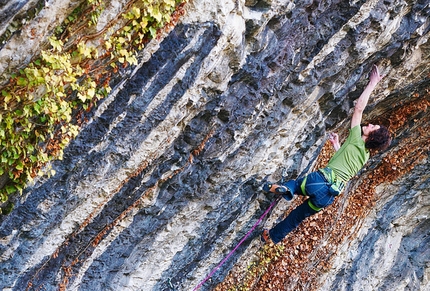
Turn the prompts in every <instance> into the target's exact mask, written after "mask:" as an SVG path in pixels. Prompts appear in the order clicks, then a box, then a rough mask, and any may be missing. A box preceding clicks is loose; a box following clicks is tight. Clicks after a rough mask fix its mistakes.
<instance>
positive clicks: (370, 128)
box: [361, 123, 381, 136]
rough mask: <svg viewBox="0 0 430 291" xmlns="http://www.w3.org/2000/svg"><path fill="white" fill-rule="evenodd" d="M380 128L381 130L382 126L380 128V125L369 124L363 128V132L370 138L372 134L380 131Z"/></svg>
mask: <svg viewBox="0 0 430 291" xmlns="http://www.w3.org/2000/svg"><path fill="white" fill-rule="evenodd" d="M380 128H381V126H379V125H374V124H371V123H369V124H368V125H365V126H363V127H362V128H361V130H362V132H363V135H364V136H369V134H370V133H371V132H373V131H375V130H378V129H380Z"/></svg>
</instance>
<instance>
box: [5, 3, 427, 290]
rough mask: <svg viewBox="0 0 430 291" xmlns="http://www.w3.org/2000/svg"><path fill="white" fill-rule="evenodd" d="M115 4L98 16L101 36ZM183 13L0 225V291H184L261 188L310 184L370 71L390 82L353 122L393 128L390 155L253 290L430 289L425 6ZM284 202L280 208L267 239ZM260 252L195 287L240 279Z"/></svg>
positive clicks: (53, 7) (297, 236) (259, 206)
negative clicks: (294, 181) (303, 178)
mask: <svg viewBox="0 0 430 291" xmlns="http://www.w3.org/2000/svg"><path fill="white" fill-rule="evenodd" d="M0 3H1V2H0ZM13 3H14V5H16V7H18V6H19V5H21V4H20V3H21V1H13ZM78 4H79V3H77V2H74V1H49V5H48V7H46V6H45V7H44V8H43V9H41V10H40V12H39V14H38V15H37V16H36V17H35V18H34V19H33V20H29V21H28V23H26V24H25V25H24V26H23V27H22V29H21V33H19V34H18V33H17V34H15V35H13V36H12V37H11V38H10V39H9V40H8V41H7V43H6V44H5V45H4V46H3V47H2V49H1V50H0V68H1V72H2V74H3V73H4V74H5V76H6V75H7V74H8V73H9V72H10V71H13V70H14V69H16V68H18V67H21V66H24V65H25V64H26V62H28V61H29V59H31V57H32V56H33V55H34V54H35V53H37V51H38V49H39V47H40V44H41V42H43V41H44V40H45V39H46V37H47V36H48V35H49V31H50V30H51V29H52V28H53V27H55V26H56V25H58V24H59V23H60V22H61V20H62V19H64V17H65V16H67V13H69V12H70V11H72V10H73V8H74V7H76V6H77V5H78ZM8 5H12V4H8ZM120 6H121V5H120V4H118V5H110V6H109V7H107V8H106V10H105V11H104V12H103V13H104V15H102V16H101V18H100V19H101V20H102V22H101V24H99V25H100V26H101V27H97V29H98V30H101V29H103V27H102V25H103V23H107V22H108V19H109V17H110V16H109V15H116V14H117V13H118V10H119V9H121V7H120ZM185 10H186V12H187V13H186V15H185V16H184V17H183V18H182V20H181V22H180V23H179V24H178V25H176V27H174V28H173V29H172V31H171V32H169V33H166V35H164V36H163V37H162V38H161V39H160V40H159V41H153V42H151V43H150V44H149V45H148V46H147V47H146V48H145V49H144V50H143V51H142V52H141V55H140V56H139V57H140V60H141V61H140V63H139V65H138V66H137V67H135V68H130V69H128V70H124V71H121V72H120V74H118V76H117V78H116V79H115V80H113V81H112V84H113V85H114V86H115V88H114V90H113V91H112V93H111V94H110V95H109V96H108V97H107V98H106V99H105V100H103V101H102V102H101V103H100V104H99V106H98V107H97V108H96V109H94V111H93V112H91V113H90V116H89V117H88V118H89V121H88V123H87V124H86V125H85V126H84V127H83V128H82V131H81V133H80V134H79V136H78V137H77V138H76V139H75V140H74V141H72V142H71V143H70V145H69V146H68V148H67V149H66V151H65V153H64V159H63V160H62V161H56V162H53V163H52V167H53V169H54V170H55V171H56V175H55V176H53V177H50V178H48V177H44V178H41V179H39V180H38V181H37V182H36V183H35V184H34V185H30V186H29V187H28V189H26V191H25V192H24V193H23V195H22V196H21V197H17V198H15V200H16V201H15V204H16V206H15V209H14V210H13V212H12V213H11V214H10V215H8V216H4V217H2V218H1V225H0V262H1V264H0V266H1V267H0V268H1V272H0V274H1V275H0V287H1V289H2V290H19V291H21V290H193V288H195V287H196V286H197V285H198V284H199V283H200V282H202V280H204V279H205V277H206V276H207V275H208V274H209V273H210V272H211V270H213V268H214V267H216V266H217V265H218V264H219V262H220V261H221V260H222V259H223V258H224V257H225V256H226V255H227V254H228V253H229V252H230V251H231V250H232V249H233V248H234V247H235V246H236V244H237V243H238V242H239V241H240V240H241V239H242V237H243V236H244V235H245V234H246V233H247V232H248V230H249V229H251V227H252V226H253V225H254V223H255V222H256V221H257V220H258V218H259V217H260V216H261V215H262V214H263V212H264V211H265V210H266V208H267V207H268V206H269V204H270V203H271V201H272V199H273V197H271V196H270V195H269V196H266V195H264V194H263V193H262V192H261V190H260V185H261V182H262V181H264V180H265V179H270V180H272V181H276V180H279V179H280V178H281V171H282V168H285V169H286V173H287V175H288V176H289V177H291V178H295V177H297V176H298V175H302V174H304V173H306V172H308V171H310V170H312V168H313V166H314V165H315V164H316V163H319V161H318V160H317V158H318V156H319V155H320V153H321V152H322V149H324V145H325V142H326V131H328V130H337V131H339V133H341V135H342V136H343V137H345V133H346V131H347V129H348V126H349V118H350V109H351V108H352V106H353V101H354V100H355V99H356V98H357V97H358V95H359V94H360V93H361V91H362V89H363V87H364V86H365V84H366V83H367V72H369V70H370V68H371V66H372V65H373V64H374V63H378V64H379V65H380V67H381V68H382V73H383V74H386V77H385V78H384V80H383V81H382V82H381V83H380V84H379V85H378V87H377V90H376V91H375V94H374V95H373V96H372V99H371V101H370V105H369V110H368V112H367V113H366V116H365V119H367V120H377V121H379V122H381V123H384V124H387V125H390V128H391V130H392V131H393V133H394V136H395V139H394V141H393V145H392V147H391V148H390V150H389V151H388V152H387V153H384V154H378V155H376V156H374V157H373V158H372V159H371V161H370V162H369V164H368V165H367V167H366V169H364V171H363V173H362V175H360V177H357V178H356V179H354V180H353V181H351V183H350V184H349V186H348V189H347V192H346V193H345V194H344V195H342V196H340V197H339V198H338V199H337V202H336V204H334V205H333V206H332V207H330V208H329V209H327V210H324V211H325V212H323V213H321V214H319V215H317V216H316V217H314V218H312V220H309V221H307V222H306V223H305V224H304V225H303V226H302V227H300V228H299V229H298V230H297V231H295V232H293V233H292V234H290V235H289V236H288V238H287V240H286V248H285V251H284V252H283V254H282V257H284V258H293V259H294V260H295V261H297V265H291V264H290V265H288V268H289V269H288V270H287V269H286V270H285V271H280V269H279V268H278V266H277V265H276V262H273V266H272V267H270V268H268V271H267V272H266V273H265V275H264V276H261V280H260V281H258V279H255V282H256V283H255V285H254V287H253V289H250V290H267V288H272V289H273V290H278V289H279V290H425V289H428V288H429V287H430V285H429V284H430V283H429V281H428V277H429V265H428V262H429V261H430V260H429V254H430V253H429V248H428V245H429V244H428V233H429V219H428V213H429V211H428V210H429V204H428V203H427V201H428V200H429V199H428V198H429V191H428V188H429V177H428V173H429V166H428V152H429V146H428V140H429V136H428V135H429V120H428V116H429V114H428V111H426V106H428V105H430V103H429V102H430V101H429V93H428V92H429V91H428V90H429V85H428V84H429V76H430V75H429V74H430V72H429V68H430V66H429V43H428V38H429V24H430V22H429V20H428V19H429V13H430V8H429V2H428V1H409V2H405V1H374V0H368V1H355V2H345V1H320V2H316V1H314V2H312V1H299V3H293V2H291V1H284V0H277V1H239V2H238V1H229V0H225V1H206V0H194V1H190V3H188V4H187V6H186V8H185ZM50 11H51V12H50ZM14 13H15V12H14ZM16 13H18V12H16ZM8 17H9V16H8ZM10 17H12V16H10ZM10 17H9V18H10ZM104 17H105V18H104ZM103 19H104V20H103ZM6 23H7V22H6ZM42 24H43V25H44V28H43V29H42V27H41V26H40V25H42ZM34 27H38V28H40V31H39V32H40V36H38V37H37V38H33V39H31V38H30V36H29V35H28V32H29V31H31V29H32V28H34ZM13 52H16V54H13ZM12 55H16V58H15V57H12ZM403 109H404V110H403ZM413 141H415V143H416V145H417V146H418V148H416V147H414V146H413V145H414V143H413ZM396 155H397V157H396ZM402 158H403V160H402ZM409 166H410V167H409ZM393 167H397V168H398V169H399V170H398V171H397V170H396V169H397V168H396V169H393ZM390 169H391V170H390ZM400 169H401V170H400ZM374 173H378V175H375V174H374ZM370 175H375V177H379V178H374V177H373V176H372V177H370ZM368 181H372V182H371V183H370V182H368ZM362 185H366V187H368V188H360V187H363V186H362ZM363 189H365V191H364V190H363ZM360 201H361V202H362V203H363V204H356V203H358V202H360ZM294 203H297V201H293V202H292V203H286V202H284V201H282V202H280V203H279V204H278V205H277V207H276V208H275V209H274V211H272V213H271V217H270V218H269V219H268V220H267V221H265V225H266V226H271V225H272V224H273V223H275V221H276V220H277V219H278V218H280V217H281V216H282V215H283V213H284V212H285V211H286V210H287V209H289V207H290V206H292V205H294ZM356 205H359V206H360V207H358V206H357V207H356ZM349 206H351V207H355V208H351V209H355V210H354V212H353V211H350V208H348V207H349ZM360 209H362V210H363V211H361V212H360V211H359V210H360ZM345 217H348V219H346V218H345ZM347 221H349V222H350V223H351V225H350V226H349V225H347V223H346V222H347ZM338 222H339V223H340V222H342V223H343V222H345V224H344V225H342V224H336V223H338ZM342 227H343V228H344V230H343V232H341V229H342ZM317 230H318V231H317ZM312 231H313V232H312ZM309 232H312V233H309ZM338 234H340V235H338ZM317 235H321V237H323V239H319V238H318V237H317ZM258 236H259V231H255V232H253V233H252V234H251V235H250V237H249V238H248V239H247V240H245V242H244V243H243V244H242V246H241V247H240V248H238V250H237V251H236V252H235V253H234V255H233V256H232V257H231V258H230V259H229V260H227V261H226V262H225V264H223V266H222V267H221V268H220V269H218V270H217V272H215V273H214V274H213V276H212V278H211V280H208V281H207V282H206V283H205V284H204V285H203V286H202V287H201V288H200V289H201V290H211V289H214V288H220V290H228V288H232V286H233V283H231V282H232V280H231V278H232V276H236V275H237V274H239V275H237V276H236V277H245V276H246V273H247V264H250V263H251V262H252V261H253V260H255V259H256V255H255V254H258V252H259V249H260V247H261V244H260V243H259V238H258ZM313 237H315V238H317V239H315V240H313V239H312V238H313ZM310 241H315V242H314V244H313V245H312V248H309V250H305V247H306V246H307V245H308V243H310ZM289 243H291V244H293V243H297V245H298V246H300V245H302V246H303V248H302V249H300V247H299V249H300V250H301V251H297V252H295V251H294V249H292V248H289V246H290V245H289ZM296 250H297V249H296ZM302 256H304V257H302ZM301 259H302V261H303V263H302V264H299V261H300V260H301ZM280 260H282V259H280ZM321 261H324V262H327V265H326V266H325V269H319V263H320V262H321ZM290 271H291V272H292V273H288V272H290ZM279 272H281V275H279ZM280 277H283V278H282V280H290V281H276V280H281V279H279V278H280ZM266 279H267V280H266ZM265 280H266V281H265ZM270 280H273V281H270ZM223 281H224V282H223ZM221 282H223V283H221ZM241 282H242V283H243V282H244V279H243V278H242V279H241V278H239V279H237V281H236V283H237V284H242V283H241ZM267 282H269V283H270V284H272V283H273V284H275V283H276V284H280V285H276V287H268V286H272V285H269V283H267ZM219 283H221V285H218V284H219ZM266 283H267V284H266ZM222 284H224V285H222ZM217 285H218V287H216V286H217ZM224 286H228V287H224ZM273 286H275V285H273ZM275 288H278V289H275Z"/></svg>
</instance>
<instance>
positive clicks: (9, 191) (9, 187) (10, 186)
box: [6, 185, 16, 195]
mask: <svg viewBox="0 0 430 291" xmlns="http://www.w3.org/2000/svg"><path fill="white" fill-rule="evenodd" d="M15 191H16V188H15V186H12V185H8V186H6V192H7V194H9V195H10V194H12V193H14V192H15Z"/></svg>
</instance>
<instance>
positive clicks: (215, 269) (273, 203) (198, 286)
mask: <svg viewBox="0 0 430 291" xmlns="http://www.w3.org/2000/svg"><path fill="white" fill-rule="evenodd" d="M279 199H280V197H278V198H276V199H275V200H274V201H273V202H272V203H271V204H270V206H269V208H267V210H266V211H265V212H264V213H263V215H261V217H260V218H259V219H258V221H257V222H256V223H255V224H254V226H253V227H252V228H251V229H250V230H249V231H248V233H247V234H246V235H245V236H244V237H243V238H242V240H241V241H240V242H239V243H238V244H237V246H236V247H235V248H234V249H233V250H232V251H231V252H230V253H229V254H228V255H227V257H225V258H224V259H223V260H222V261H221V263H219V264H218V266H216V267H215V268H214V269H213V270H212V271H211V272H210V273H209V275H208V276H207V277H206V278H205V279H204V280H203V281H201V282H200V284H199V285H197V286H196V287H195V288H194V289H193V291H196V290H197V289H199V288H200V287H202V286H203V284H204V283H206V281H207V280H209V279H210V278H211V277H212V275H213V274H214V273H215V272H216V271H217V270H218V269H219V268H220V267H221V266H222V265H223V264H224V263H225V262H226V261H227V260H228V259H229V258H230V257H231V255H233V253H234V252H235V251H236V250H237V249H238V248H239V247H240V245H241V244H242V243H243V242H244V241H245V240H246V238H247V237H248V236H249V235H250V234H251V233H252V232H253V231H254V229H255V228H256V227H257V226H258V225H259V224H260V222H261V221H262V220H263V218H264V217H265V216H266V215H267V213H269V211H270V209H272V207H273V206H274V205H275V204H276V202H278V201H279Z"/></svg>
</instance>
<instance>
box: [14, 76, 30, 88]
mask: <svg viewBox="0 0 430 291" xmlns="http://www.w3.org/2000/svg"><path fill="white" fill-rule="evenodd" d="M16 83H17V84H18V85H19V86H27V85H28V80H27V79H25V78H23V77H18V80H17V81H16Z"/></svg>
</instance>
